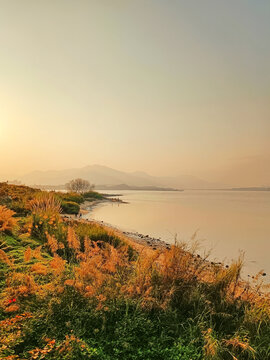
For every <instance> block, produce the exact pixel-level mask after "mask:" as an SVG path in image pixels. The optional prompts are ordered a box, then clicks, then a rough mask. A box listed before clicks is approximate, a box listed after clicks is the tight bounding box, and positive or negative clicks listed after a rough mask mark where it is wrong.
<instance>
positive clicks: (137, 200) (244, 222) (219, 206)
mask: <svg viewBox="0 0 270 360" xmlns="http://www.w3.org/2000/svg"><path fill="white" fill-rule="evenodd" d="M120 193H121V194H123V196H122V197H121V199H123V200H124V201H127V202H129V204H113V203H106V204H102V205H100V206H98V207H96V208H95V209H94V210H93V211H92V212H91V213H90V214H89V215H88V216H89V217H90V218H93V219H96V220H102V221H104V222H107V223H110V224H112V225H115V226H116V227H119V228H121V229H122V230H126V231H134V232H136V231H138V232H140V233H143V234H149V235H150V236H153V237H161V238H162V239H163V240H165V241H167V242H169V243H172V242H174V238H175V236H177V239H179V240H184V241H190V239H191V237H192V235H193V234H194V232H196V231H198V232H197V239H198V240H201V242H200V243H201V248H200V252H203V251H207V250H210V249H211V258H212V259H216V260H218V261H221V260H225V262H229V261H230V260H231V259H232V258H236V257H237V256H238V255H239V251H240V250H243V251H244V252H245V269H244V270H245V273H250V274H254V273H255V272H257V271H259V270H261V269H264V270H265V271H266V272H267V278H268V279H270V276H269V274H270V192H246V191H245V192H244V191H239V192H236V191H197V190H187V191H183V192H165V191H164V192H152V191H121V192H120Z"/></svg>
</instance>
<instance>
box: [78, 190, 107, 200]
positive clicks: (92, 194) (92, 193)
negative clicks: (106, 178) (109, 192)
mask: <svg viewBox="0 0 270 360" xmlns="http://www.w3.org/2000/svg"><path fill="white" fill-rule="evenodd" d="M83 197H84V198H85V199H87V200H88V199H96V200H102V199H104V196H103V195H102V194H100V193H98V192H96V191H88V192H86V193H84V194H83Z"/></svg>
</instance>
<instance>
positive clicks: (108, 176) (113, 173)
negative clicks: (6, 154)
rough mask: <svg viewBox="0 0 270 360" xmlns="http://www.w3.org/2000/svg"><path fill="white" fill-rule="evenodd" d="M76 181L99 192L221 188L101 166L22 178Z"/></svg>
mask: <svg viewBox="0 0 270 360" xmlns="http://www.w3.org/2000/svg"><path fill="white" fill-rule="evenodd" d="M75 178H83V179H86V180H88V181H90V183H91V184H95V185H96V186H97V187H98V188H101V187H102V186H103V185H104V186H106V188H108V187H109V186H112V187H115V186H116V185H120V184H123V185H127V186H129V187H132V186H133V187H153V186H155V187H172V188H174V189H198V188H199V189H210V188H215V187H221V186H220V185H218V184H214V183H210V182H207V181H204V180H202V179H200V178H198V177H195V176H191V175H179V176H175V177H169V176H160V177H157V176H152V175H149V174H147V173H145V172H142V171H136V172H131V173H129V172H124V171H119V170H115V169H112V168H109V167H107V166H101V165H90V166H86V167H83V168H73V169H66V170H49V171H33V172H30V173H28V174H26V175H24V176H21V177H19V178H18V180H19V181H21V182H22V183H23V184H26V185H63V184H66V183H67V182H68V181H70V180H72V179H75Z"/></svg>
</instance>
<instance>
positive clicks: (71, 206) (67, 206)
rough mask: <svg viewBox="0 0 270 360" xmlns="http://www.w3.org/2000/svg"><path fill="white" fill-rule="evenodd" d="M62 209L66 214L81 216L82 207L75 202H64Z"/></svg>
mask: <svg viewBox="0 0 270 360" xmlns="http://www.w3.org/2000/svg"><path fill="white" fill-rule="evenodd" d="M61 208H62V211H63V213H64V214H75V215H77V214H79V212H80V205H78V203H76V202H74V201H62V203H61Z"/></svg>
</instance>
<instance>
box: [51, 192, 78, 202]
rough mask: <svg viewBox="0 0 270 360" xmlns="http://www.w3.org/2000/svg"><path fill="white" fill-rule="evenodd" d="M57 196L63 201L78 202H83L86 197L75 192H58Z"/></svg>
mask: <svg viewBox="0 0 270 360" xmlns="http://www.w3.org/2000/svg"><path fill="white" fill-rule="evenodd" d="M57 196H58V197H59V198H60V199H61V201H73V202H75V203H77V204H81V203H83V202H84V198H83V196H82V195H80V194H77V193H73V192H68V193H57Z"/></svg>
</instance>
